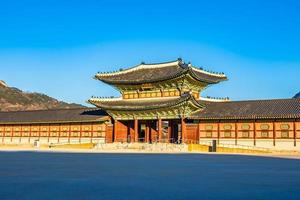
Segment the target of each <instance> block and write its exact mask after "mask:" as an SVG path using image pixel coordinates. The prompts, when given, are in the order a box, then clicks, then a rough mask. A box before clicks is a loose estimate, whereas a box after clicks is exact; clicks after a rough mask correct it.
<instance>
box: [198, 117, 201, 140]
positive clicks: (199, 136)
mask: <svg viewBox="0 0 300 200" xmlns="http://www.w3.org/2000/svg"><path fill="white" fill-rule="evenodd" d="M200 132H201V131H200V121H199V122H198V143H199V144H200V138H201V135H200Z"/></svg>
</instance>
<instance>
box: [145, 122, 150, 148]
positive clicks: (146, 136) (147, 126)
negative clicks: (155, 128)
mask: <svg viewBox="0 0 300 200" xmlns="http://www.w3.org/2000/svg"><path fill="white" fill-rule="evenodd" d="M149 130H150V128H149V121H146V133H145V141H144V142H146V143H148V142H149V132H150V131H149Z"/></svg>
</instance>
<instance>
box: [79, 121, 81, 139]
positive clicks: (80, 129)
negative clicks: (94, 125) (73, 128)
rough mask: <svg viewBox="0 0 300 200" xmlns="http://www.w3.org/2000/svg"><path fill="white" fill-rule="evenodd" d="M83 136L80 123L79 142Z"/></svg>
mask: <svg viewBox="0 0 300 200" xmlns="http://www.w3.org/2000/svg"><path fill="white" fill-rule="evenodd" d="M81 137H82V123H80V128H79V143H81Z"/></svg>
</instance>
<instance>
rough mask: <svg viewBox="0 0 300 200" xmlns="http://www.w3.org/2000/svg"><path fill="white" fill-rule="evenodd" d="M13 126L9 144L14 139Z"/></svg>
mask: <svg viewBox="0 0 300 200" xmlns="http://www.w3.org/2000/svg"><path fill="white" fill-rule="evenodd" d="M14 126H15V125H12V126H11V137H10V142H12V141H13V137H14Z"/></svg>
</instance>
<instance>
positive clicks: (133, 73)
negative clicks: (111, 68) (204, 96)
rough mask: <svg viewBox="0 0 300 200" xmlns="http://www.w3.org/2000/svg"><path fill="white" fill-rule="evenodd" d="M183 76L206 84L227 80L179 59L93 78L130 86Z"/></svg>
mask: <svg viewBox="0 0 300 200" xmlns="http://www.w3.org/2000/svg"><path fill="white" fill-rule="evenodd" d="M185 74H189V75H190V76H192V77H193V78H194V79H196V80H198V81H201V82H204V83H207V84H214V83H219V82H221V81H224V80H227V77H226V75H225V74H223V73H212V72H208V71H205V70H203V69H201V68H197V67H194V66H192V65H191V64H186V63H184V62H183V61H182V60H181V59H178V60H176V61H172V62H165V63H156V64H145V63H141V64H140V65H138V66H135V67H132V68H128V69H125V70H120V71H117V72H108V73H97V74H96V75H95V78H96V79H98V80H101V81H103V82H105V83H108V84H116V85H118V84H119V85H130V84H144V83H154V82H159V81H165V80H170V79H173V78H177V77H180V76H182V75H185Z"/></svg>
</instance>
